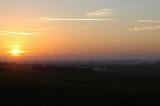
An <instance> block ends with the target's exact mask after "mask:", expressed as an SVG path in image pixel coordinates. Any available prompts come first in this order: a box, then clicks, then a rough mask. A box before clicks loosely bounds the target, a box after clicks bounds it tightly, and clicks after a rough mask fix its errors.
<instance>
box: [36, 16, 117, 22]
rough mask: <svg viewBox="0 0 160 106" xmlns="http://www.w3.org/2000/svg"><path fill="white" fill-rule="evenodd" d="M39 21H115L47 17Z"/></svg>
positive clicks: (40, 18)
mask: <svg viewBox="0 0 160 106" xmlns="http://www.w3.org/2000/svg"><path fill="white" fill-rule="evenodd" d="M38 20H39V21H42V22H47V21H113V20H115V19H112V18H111V19H106V18H105V19H101V18H49V17H39V18H38Z"/></svg>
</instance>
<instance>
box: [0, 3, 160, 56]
mask: <svg viewBox="0 0 160 106" xmlns="http://www.w3.org/2000/svg"><path fill="white" fill-rule="evenodd" d="M159 5H160V0H0V13H1V14H0V56H51V57H53V58H54V57H56V56H64V57H69V56H75V57H76V56H77V57H79V56H80V57H109V58H112V57H113V58H115V57H129V56H131V57H132V56H142V57H143V56H146V57H147V56H155V57H157V56H159V54H160V14H159V10H160V7H159Z"/></svg>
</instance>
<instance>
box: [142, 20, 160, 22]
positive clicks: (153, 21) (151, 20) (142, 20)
mask: <svg viewBox="0 0 160 106" xmlns="http://www.w3.org/2000/svg"><path fill="white" fill-rule="evenodd" d="M139 22H140V23H160V21H159V20H139Z"/></svg>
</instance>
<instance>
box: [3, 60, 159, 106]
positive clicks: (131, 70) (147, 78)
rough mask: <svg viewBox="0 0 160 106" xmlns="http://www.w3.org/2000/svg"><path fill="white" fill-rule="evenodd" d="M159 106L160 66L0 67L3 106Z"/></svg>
mask: <svg viewBox="0 0 160 106" xmlns="http://www.w3.org/2000/svg"><path fill="white" fill-rule="evenodd" d="M32 105H34V106H120V105H122V106H142V105H145V106H159V105H160V63H159V62H155V63H152V64H147V63H141V64H121V65H116V64H115V65H114V64H112V65H111V64H110V65H104V64H103V65H92V64H85V65H79V64H76V65H75V64H73V65H64V64H61V65H41V64H39V65H38V64H34V65H33V64H14V63H10V64H9V63H1V64H0V106H32Z"/></svg>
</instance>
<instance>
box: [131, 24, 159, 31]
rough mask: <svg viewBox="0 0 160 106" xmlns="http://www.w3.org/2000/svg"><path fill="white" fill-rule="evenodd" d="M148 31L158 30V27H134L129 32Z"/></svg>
mask: <svg viewBox="0 0 160 106" xmlns="http://www.w3.org/2000/svg"><path fill="white" fill-rule="evenodd" d="M150 30H160V25H158V26H142V27H134V28H130V29H129V31H135V32H138V31H150Z"/></svg>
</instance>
